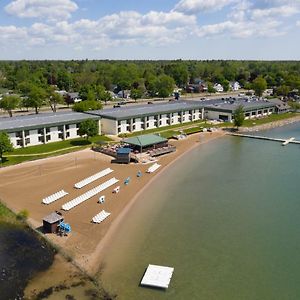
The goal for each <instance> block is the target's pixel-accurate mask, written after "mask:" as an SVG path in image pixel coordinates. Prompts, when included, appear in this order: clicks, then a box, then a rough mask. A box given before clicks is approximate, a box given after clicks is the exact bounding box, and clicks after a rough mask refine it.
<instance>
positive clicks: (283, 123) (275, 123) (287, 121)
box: [239, 115, 300, 132]
mask: <svg viewBox="0 0 300 300" xmlns="http://www.w3.org/2000/svg"><path fill="white" fill-rule="evenodd" d="M253 122H255V121H254V120H253ZM297 122H300V115H299V116H294V117H291V118H287V119H283V120H277V121H273V122H269V123H265V124H261V125H255V126H253V127H240V128H239V131H241V132H255V131H262V130H269V129H272V128H276V127H282V126H286V125H289V124H293V123H297Z"/></svg>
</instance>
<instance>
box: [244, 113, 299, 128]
mask: <svg viewBox="0 0 300 300" xmlns="http://www.w3.org/2000/svg"><path fill="white" fill-rule="evenodd" d="M296 116H300V114H299V113H285V114H279V115H278V114H272V115H270V116H269V117H267V118H262V119H257V120H245V121H244V123H243V126H242V127H253V126H256V125H262V124H267V123H270V122H274V121H280V120H285V119H289V118H293V117H296Z"/></svg>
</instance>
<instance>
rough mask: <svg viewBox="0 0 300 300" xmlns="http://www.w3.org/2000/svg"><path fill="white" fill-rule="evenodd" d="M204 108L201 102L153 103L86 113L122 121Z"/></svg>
mask: <svg viewBox="0 0 300 300" xmlns="http://www.w3.org/2000/svg"><path fill="white" fill-rule="evenodd" d="M202 107H204V103H201V102H200V101H170V102H167V103H153V104H143V105H132V106H126V105H124V106H122V107H117V108H110V109H102V110H93V111H87V112H86V113H88V114H93V115H97V116H101V117H104V118H108V119H115V120H119V119H120V120H122V119H127V118H134V117H143V116H149V115H155V114H165V113H171V112H177V111H185V110H189V109H199V108H202Z"/></svg>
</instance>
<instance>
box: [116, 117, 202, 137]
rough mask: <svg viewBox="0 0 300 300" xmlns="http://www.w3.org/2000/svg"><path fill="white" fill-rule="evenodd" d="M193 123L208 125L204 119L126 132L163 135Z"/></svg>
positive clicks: (135, 134) (132, 134) (129, 135)
mask: <svg viewBox="0 0 300 300" xmlns="http://www.w3.org/2000/svg"><path fill="white" fill-rule="evenodd" d="M191 125H199V126H202V127H204V126H206V125H205V122H204V121H203V120H198V121H194V122H187V123H183V124H182V123H180V124H176V125H171V126H164V127H160V128H153V129H148V130H142V131H136V132H133V133H128V134H126V137H131V136H137V135H142V134H149V133H159V132H161V135H162V136H164V132H168V131H171V130H172V129H177V128H184V127H188V126H191ZM207 126H208V125H207ZM120 136H123V135H120Z"/></svg>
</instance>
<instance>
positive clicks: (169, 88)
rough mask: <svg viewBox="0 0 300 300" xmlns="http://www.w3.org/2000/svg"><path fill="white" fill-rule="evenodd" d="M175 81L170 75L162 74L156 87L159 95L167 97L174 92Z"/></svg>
mask: <svg viewBox="0 0 300 300" xmlns="http://www.w3.org/2000/svg"><path fill="white" fill-rule="evenodd" d="M174 86H175V82H174V79H173V78H172V77H170V76H168V75H160V76H159V77H158V80H157V82H156V88H157V92H158V96H159V97H162V98H166V97H168V96H170V94H172V92H173V90H174Z"/></svg>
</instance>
